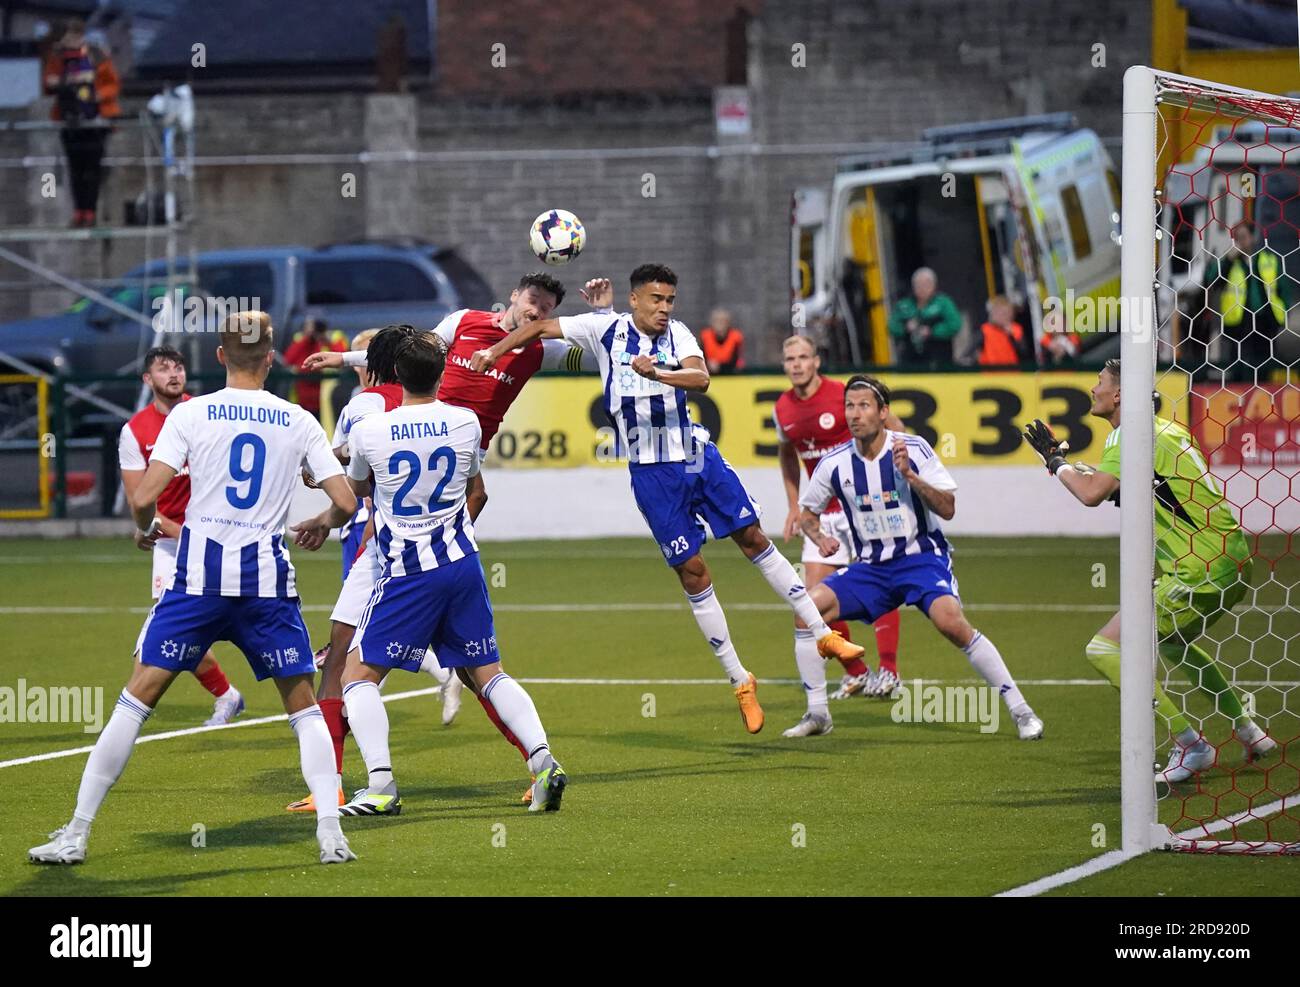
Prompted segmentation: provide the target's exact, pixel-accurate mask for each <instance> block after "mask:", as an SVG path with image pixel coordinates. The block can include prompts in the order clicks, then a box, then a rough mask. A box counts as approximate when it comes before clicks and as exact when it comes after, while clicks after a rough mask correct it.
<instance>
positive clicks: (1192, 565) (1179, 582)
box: [1025, 360, 1277, 783]
mask: <svg viewBox="0 0 1300 987" xmlns="http://www.w3.org/2000/svg"><path fill="white" fill-rule="evenodd" d="M1091 395H1092V409H1091V414H1092V415H1093V416H1094V417H1096V418H1103V419H1105V420H1106V421H1108V422H1110V424H1111V427H1112V428H1113V429H1114V431H1113V432H1111V433H1110V435H1109V437H1108V438H1107V439H1106V445H1105V450H1104V451H1103V452H1102V456H1101V463H1100V464H1099V465H1098V467H1097V469H1095V470H1094V469H1092V468H1091V467H1089V466H1085V465H1083V464H1082V463H1080V464H1078V465H1075V466H1071V465H1070V464H1069V463H1067V462H1066V461H1065V455H1064V453H1065V452H1066V451H1068V449H1069V446H1068V445H1067V444H1066V443H1064V442H1060V441H1058V440H1057V439H1056V437H1055V436H1054V435H1053V434H1052V432H1051V429H1049V428H1048V427H1047V426H1046V425H1044V424H1043V423H1042V422H1041V421H1039V420H1037V419H1035V421H1034V422H1033V423H1032V424H1031V425H1029V426H1028V427H1027V428H1026V429H1025V439H1026V441H1027V442H1028V443H1029V444H1030V446H1032V447H1033V449H1034V451H1035V452H1037V453H1038V454H1039V456H1041V457H1042V458H1043V461H1044V462H1045V463H1046V464H1047V471H1048V472H1049V473H1051V474H1052V475H1053V476H1055V477H1056V478H1057V479H1058V480H1060V481H1061V484H1062V485H1063V486H1064V487H1065V488H1066V489H1067V490H1069V491H1070V493H1072V494H1074V496H1075V497H1076V498H1077V499H1078V500H1079V501H1081V502H1082V503H1084V504H1086V505H1087V506H1089V507H1096V506H1097V505H1099V504H1101V503H1102V502H1104V501H1107V500H1110V501H1113V502H1114V503H1115V504H1117V505H1118V503H1119V441H1120V434H1119V432H1120V430H1119V422H1120V411H1119V407H1120V406H1119V401H1120V393H1119V361H1118V360H1107V361H1106V365H1105V367H1104V368H1103V369H1102V370H1101V372H1100V373H1098V374H1097V386H1096V387H1094V388H1093V389H1092V391H1091ZM1155 536H1156V569H1157V571H1158V573H1159V575H1158V578H1157V580H1156V585H1155V599H1156V632H1157V641H1158V646H1159V651H1160V655H1161V656H1162V657H1163V658H1164V659H1165V661H1166V662H1168V663H1170V664H1172V665H1176V666H1178V667H1179V668H1181V669H1182V670H1183V673H1184V674H1185V675H1186V676H1187V678H1188V680H1189V681H1190V682H1191V683H1192V685H1193V686H1194V687H1195V688H1197V689H1200V690H1201V691H1202V692H1203V693H1204V694H1205V695H1206V696H1208V697H1209V698H1210V700H1211V701H1212V702H1213V703H1214V704H1215V707H1216V708H1217V709H1218V711H1219V712H1220V713H1222V714H1224V715H1225V716H1228V717H1230V718H1231V719H1232V721H1233V725H1234V727H1235V729H1236V736H1237V739H1238V740H1239V741H1240V742H1241V744H1242V745H1243V746H1244V747H1245V748H1246V760H1248V761H1254V760H1257V759H1259V758H1261V757H1264V756H1265V755H1268V754H1270V753H1272V752H1274V751H1275V750H1276V749H1277V743H1276V741H1274V740H1273V739H1272V738H1271V737H1269V736H1268V734H1266V733H1265V732H1264V731H1263V730H1262V729H1261V728H1260V727H1258V726H1257V725H1256V724H1255V723H1254V722H1253V721H1252V720H1251V718H1250V716H1249V715H1247V713H1246V711H1245V710H1244V709H1243V707H1242V704H1241V699H1240V697H1239V696H1238V695H1237V693H1236V691H1235V690H1234V689H1233V688H1232V686H1230V685H1229V684H1228V682H1227V680H1226V679H1225V678H1224V677H1223V673H1222V672H1220V671H1219V667H1218V665H1217V664H1216V663H1215V661H1214V659H1213V658H1211V657H1210V656H1209V655H1208V654H1206V652H1205V651H1204V650H1202V649H1201V648H1200V647H1198V646H1197V645H1196V644H1195V643H1194V642H1195V641H1196V639H1197V638H1198V637H1200V636H1201V635H1202V634H1204V633H1205V631H1206V629H1207V628H1208V627H1209V626H1210V625H1211V624H1213V623H1214V622H1215V621H1216V620H1218V619H1219V618H1220V617H1221V616H1223V614H1225V613H1227V612H1228V611H1229V610H1231V609H1232V608H1233V607H1234V606H1235V605H1236V604H1237V603H1238V602H1240V601H1241V599H1242V597H1244V596H1245V595H1246V588H1247V586H1248V585H1249V583H1250V575H1251V569H1252V568H1253V565H1252V561H1251V557H1250V549H1249V547H1248V546H1247V544H1246V538H1245V535H1243V534H1242V531H1241V526H1240V525H1239V524H1238V523H1237V519H1236V518H1235V517H1234V516H1233V513H1232V510H1231V509H1230V508H1229V506H1228V503H1227V501H1226V500H1225V499H1224V497H1223V491H1222V489H1221V488H1220V486H1219V483H1218V481H1217V480H1216V479H1215V477H1214V476H1213V474H1211V473H1210V471H1209V469H1208V467H1207V466H1206V462H1205V457H1204V456H1203V455H1202V453H1201V450H1200V449H1199V448H1198V447H1197V445H1196V442H1195V440H1194V439H1193V438H1192V436H1191V434H1190V433H1188V431H1187V430H1186V429H1185V428H1183V427H1182V426H1181V425H1179V424H1177V423H1176V422H1173V421H1169V420H1167V419H1164V418H1156V419H1155ZM1087 655H1088V661H1089V662H1091V663H1092V665H1093V667H1094V668H1096V669H1097V671H1099V672H1101V673H1102V675H1104V676H1106V678H1107V679H1108V680H1110V683H1111V685H1113V686H1115V688H1117V689H1118V688H1119V681H1120V679H1119V614H1118V613H1117V614H1115V615H1114V616H1113V617H1111V619H1110V620H1108V621H1107V622H1106V624H1105V626H1103V627H1102V628H1101V630H1099V631H1098V632H1097V634H1096V636H1095V637H1094V638H1093V639H1092V640H1091V641H1089V642H1088V649H1087ZM1156 709H1157V710H1158V711H1159V712H1160V715H1161V716H1162V717H1164V719H1165V721H1166V723H1168V725H1169V731H1170V733H1172V734H1173V735H1174V747H1173V750H1172V751H1171V752H1170V755H1169V762H1168V764H1167V765H1166V767H1165V769H1164V770H1163V771H1162V772H1160V774H1158V775H1156V780H1157V781H1164V782H1168V783H1173V782H1183V781H1187V780H1189V779H1191V778H1192V777H1194V776H1195V775H1196V774H1197V773H1199V772H1201V771H1204V770H1206V769H1208V768H1210V767H1212V766H1213V765H1214V763H1215V758H1216V755H1217V751H1216V749H1215V748H1214V747H1213V746H1212V745H1211V744H1210V743H1209V742H1208V741H1206V740H1205V738H1204V737H1202V736H1201V734H1200V733H1199V732H1198V731H1197V730H1196V729H1194V728H1193V727H1192V726H1191V724H1190V723H1188V721H1187V717H1186V716H1184V715H1183V713H1182V712H1181V711H1180V710H1179V709H1178V707H1177V706H1175V705H1174V703H1173V702H1172V701H1171V700H1170V699H1169V697H1168V696H1167V695H1166V694H1165V692H1164V690H1163V689H1162V688H1161V687H1160V684H1159V683H1158V682H1157V683H1156Z"/></svg>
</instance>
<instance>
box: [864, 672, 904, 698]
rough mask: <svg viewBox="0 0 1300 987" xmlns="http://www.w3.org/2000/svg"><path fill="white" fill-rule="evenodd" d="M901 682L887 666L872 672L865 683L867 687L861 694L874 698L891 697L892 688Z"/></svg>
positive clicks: (892, 693) (895, 687)
mask: <svg viewBox="0 0 1300 987" xmlns="http://www.w3.org/2000/svg"><path fill="white" fill-rule="evenodd" d="M901 684H902V683H901V682H900V681H899V680H898V676H897V675H895V674H894V673H893V672H891V671H889V669H887V668H882V669H881V670H880V671H878V672H873V673H872V675H871V681H870V682H868V683H867V687H866V689H864V690H863V694H864V695H867V696H871V697H873V698H875V699H891V698H893V695H894V690H895V689H897V688H898V687H899V686H900V685H901Z"/></svg>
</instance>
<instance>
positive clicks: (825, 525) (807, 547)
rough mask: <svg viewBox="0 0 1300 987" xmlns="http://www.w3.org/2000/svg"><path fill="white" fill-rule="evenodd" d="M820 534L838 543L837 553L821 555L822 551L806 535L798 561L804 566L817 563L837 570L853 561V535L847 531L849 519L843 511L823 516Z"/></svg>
mask: <svg viewBox="0 0 1300 987" xmlns="http://www.w3.org/2000/svg"><path fill="white" fill-rule="evenodd" d="M821 521H822V534H826V535H830V536H831V537H832V538H834V539H835V540H836V541H838V542H839V543H840V548H839V551H837V552H836V553H835V554H834V555H826V556H823V555H822V550H821V549H820V548H818V547H817V543H816V542H814V541H813V540H812V539H811V538H809V537H808V536H807V535H804V538H803V557H802V558H801V559H800V561H802V562H804V563H805V564H806V563H808V562H818V563H821V564H822V565H833V566H835V567H836V568H837V569H838V568H840V567H841V566H846V565H848V564H849V563H850V562H852V561H853V534H852V532H850V531H849V519H848V517H846V516H845V514H844V512H843V511H836V512H835V513H834V514H823V515H822V516H821Z"/></svg>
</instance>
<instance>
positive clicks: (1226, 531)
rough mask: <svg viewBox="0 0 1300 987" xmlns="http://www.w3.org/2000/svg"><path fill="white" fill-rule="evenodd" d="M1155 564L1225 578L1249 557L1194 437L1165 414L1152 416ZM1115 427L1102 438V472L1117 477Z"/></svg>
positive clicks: (1184, 574)
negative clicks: (1153, 417)
mask: <svg viewBox="0 0 1300 987" xmlns="http://www.w3.org/2000/svg"><path fill="white" fill-rule="evenodd" d="M1155 428H1156V435H1155V509H1156V517H1155V534H1156V568H1157V569H1159V570H1160V573H1161V574H1162V575H1166V576H1177V578H1178V579H1180V580H1182V581H1183V582H1186V583H1191V584H1193V585H1195V584H1196V583H1200V582H1204V581H1205V580H1206V579H1211V580H1214V581H1215V582H1219V583H1222V582H1231V581H1232V580H1234V579H1236V577H1237V571H1238V567H1239V565H1240V564H1242V563H1244V562H1246V561H1247V560H1248V559H1249V558H1250V549H1249V547H1248V546H1247V544H1246V536H1245V535H1243V534H1242V531H1241V525H1239V524H1238V523H1237V518H1236V516H1235V515H1234V514H1233V513H1232V508H1231V507H1229V506H1228V502H1227V501H1226V500H1225V499H1224V496H1223V487H1222V485H1221V484H1220V482H1219V480H1218V479H1217V478H1216V477H1215V476H1214V474H1212V473H1211V472H1210V470H1209V467H1208V466H1207V465H1206V462H1205V456H1204V455H1203V454H1202V453H1201V450H1200V448H1199V447H1198V446H1197V445H1196V440H1195V439H1193V438H1192V436H1191V434H1190V433H1189V432H1188V431H1187V429H1185V428H1183V426H1181V425H1179V424H1178V423H1177V422H1173V421H1170V420H1169V419H1167V418H1156V420H1155ZM1119 432H1120V430H1119V429H1118V428H1117V429H1115V431H1113V432H1111V433H1110V436H1109V437H1108V438H1107V439H1106V447H1105V450H1104V451H1103V452H1102V454H1101V463H1100V464H1099V465H1098V466H1097V468H1098V469H1099V470H1101V472H1103V473H1109V474H1110V475H1111V476H1113V477H1115V478H1116V479H1119Z"/></svg>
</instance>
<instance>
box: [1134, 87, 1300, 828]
mask: <svg viewBox="0 0 1300 987" xmlns="http://www.w3.org/2000/svg"><path fill="white" fill-rule="evenodd" d="M1121 231H1122V240H1121V284H1120V293H1121V333H1122V336H1121V340H1120V346H1119V352H1120V356H1121V370H1120V373H1121V379H1120V393H1121V396H1122V397H1121V402H1120V415H1121V418H1120V430H1121V435H1122V442H1121V444H1120V472H1121V480H1120V523H1121V535H1120V558H1121V572H1120V591H1121V607H1120V637H1121V641H1120V649H1121V673H1120V685H1121V689H1120V737H1121V768H1120V786H1121V798H1122V823H1123V834H1122V848H1123V851H1124V852H1125V853H1127V854H1138V853H1143V852H1145V851H1147V850H1150V849H1157V848H1164V849H1174V850H1190V851H1196V852H1228V853H1256V854H1269V853H1296V852H1300V768H1298V767H1297V766H1298V765H1300V538H1297V537H1296V533H1297V531H1300V389H1298V387H1297V385H1298V384H1300V99H1296V98H1292V97H1286V96H1279V95H1272V94H1268V93H1259V92H1253V91H1250V90H1246V89H1239V88H1235V87H1232V86H1226V85H1222V84H1220V83H1215V82H1209V81H1205V80H1199V79H1193V78H1189V77H1186V76H1180V75H1175V74H1172V73H1166V72H1161V71H1157V70H1153V69H1150V68H1147V67H1145V66H1134V67H1132V68H1130V69H1128V71H1127V72H1126V73H1125V76H1124V105H1123V168H1122V205H1121ZM1148 395H1154V397H1155V402H1156V414H1155V416H1153V414H1152V411H1153V406H1152V404H1151V403H1149V398H1148ZM1157 464H1159V468H1158V469H1157ZM1158 515H1159V516H1158ZM1153 576H1154V579H1153ZM1162 690H1163V691H1162ZM1157 694H1161V695H1162V696H1163V698H1162V700H1161V702H1160V703H1159V704H1155V703H1153V698H1154V697H1156V696H1157ZM1153 705H1156V706H1157V710H1158V711H1157V713H1156V714H1155V715H1153V712H1152V710H1153ZM1180 738H1181V739H1180ZM1184 764H1185V765H1186V767H1187V770H1186V771H1183V770H1180V768H1181V767H1182V766H1184ZM1193 766H1194V768H1195V770H1194V771H1193V770H1192V767H1193ZM1170 768H1175V770H1172V771H1169V770H1167V769H1170Z"/></svg>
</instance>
